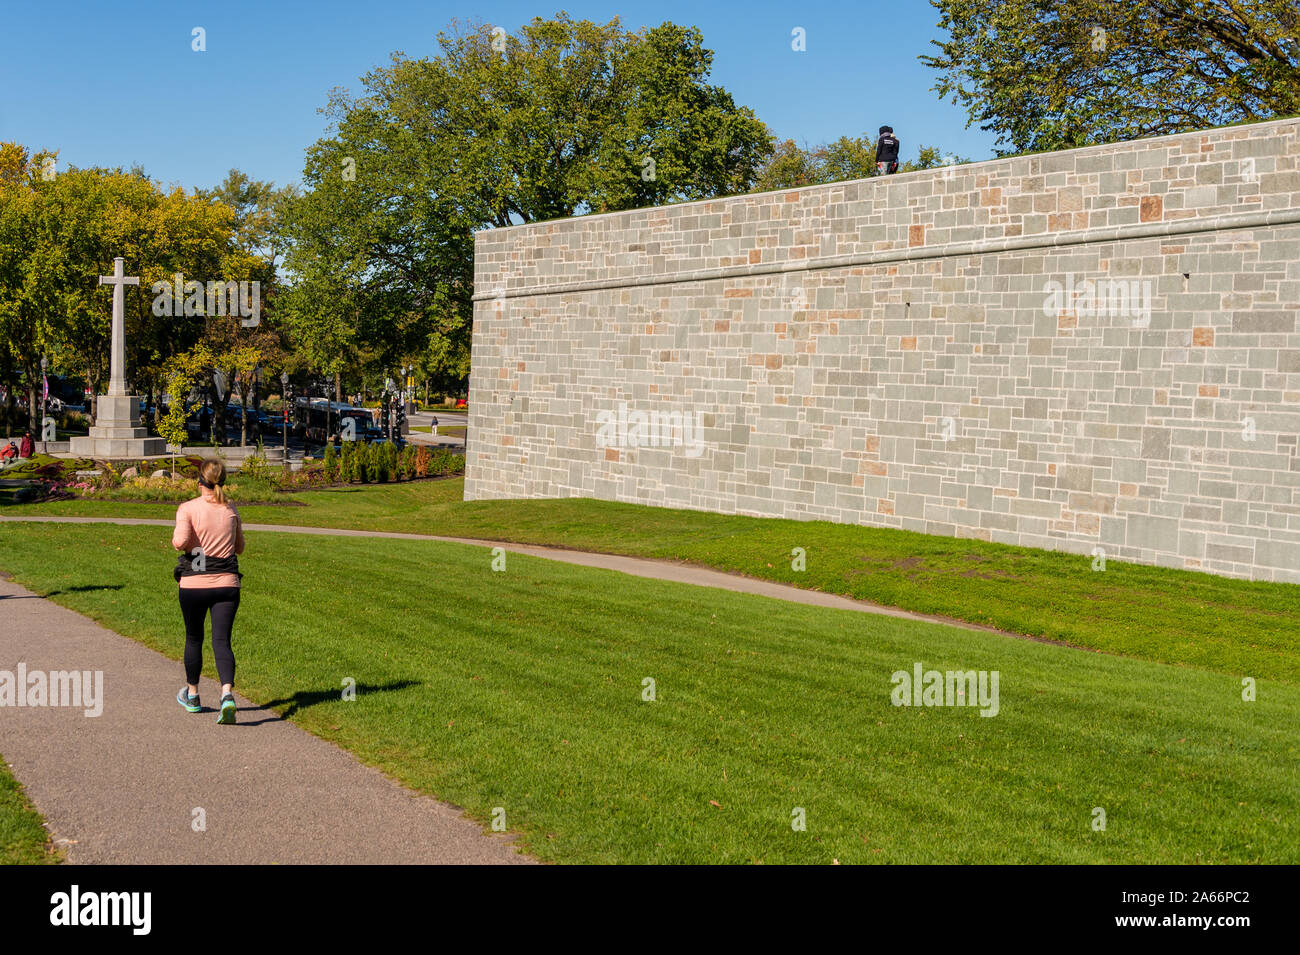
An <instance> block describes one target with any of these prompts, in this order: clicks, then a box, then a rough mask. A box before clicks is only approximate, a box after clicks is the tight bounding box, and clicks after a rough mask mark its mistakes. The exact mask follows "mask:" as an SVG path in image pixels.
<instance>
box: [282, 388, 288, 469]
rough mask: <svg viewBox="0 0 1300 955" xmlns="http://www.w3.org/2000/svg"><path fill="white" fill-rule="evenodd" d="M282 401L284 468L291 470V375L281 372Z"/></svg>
mask: <svg viewBox="0 0 1300 955" xmlns="http://www.w3.org/2000/svg"><path fill="white" fill-rule="evenodd" d="M280 401H281V403H282V404H283V405H284V467H285V470H286V471H287V470H288V469H289V373H288V372H287V371H282V372H280Z"/></svg>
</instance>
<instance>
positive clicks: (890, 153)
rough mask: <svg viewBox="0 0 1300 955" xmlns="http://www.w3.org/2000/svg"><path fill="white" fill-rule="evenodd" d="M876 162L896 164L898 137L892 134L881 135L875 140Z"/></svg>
mask: <svg viewBox="0 0 1300 955" xmlns="http://www.w3.org/2000/svg"><path fill="white" fill-rule="evenodd" d="M876 162H898V137H897V136H895V135H894V134H893V133H881V134H880V139H878V140H876Z"/></svg>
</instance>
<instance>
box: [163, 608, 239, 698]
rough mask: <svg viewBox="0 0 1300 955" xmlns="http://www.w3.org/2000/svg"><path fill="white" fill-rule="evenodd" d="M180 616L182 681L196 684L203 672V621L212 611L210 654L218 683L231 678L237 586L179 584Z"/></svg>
mask: <svg viewBox="0 0 1300 955" xmlns="http://www.w3.org/2000/svg"><path fill="white" fill-rule="evenodd" d="M178 589H179V590H180V594H181V616H183V617H184V618H185V682H186V683H188V684H190V686H198V685H199V674H201V673H202V672H203V621H204V619H205V618H206V617H207V614H208V611H209V610H211V611H212V655H213V656H214V657H215V658H216V660H217V676H219V677H220V678H221V682H222V684H223V685H224V684H226V683H231V684H233V683H234V682H235V654H234V651H232V650H231V649H230V629H231V627H232V626H233V625H234V623H235V611H236V610H238V609H239V588H238V587H181V588H178Z"/></svg>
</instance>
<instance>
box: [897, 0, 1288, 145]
mask: <svg viewBox="0 0 1300 955" xmlns="http://www.w3.org/2000/svg"><path fill="white" fill-rule="evenodd" d="M931 3H932V5H933V6H935V7H936V8H937V9H938V10H939V12H940V20H939V26H940V27H942V28H944V29H945V30H946V31H947V32H948V39H947V40H945V41H943V42H940V41H932V42H933V43H934V44H935V45H936V46H937V47H938V48H939V51H940V52H939V53H938V54H937V55H935V56H923V57H921V60H922V61H923V62H924V63H925V64H926V65H928V66H930V67H932V68H934V69H935V70H938V71H939V72H940V73H941V74H942V75H941V77H940V79H939V81H938V83H937V84H936V85H935V86H934V89H935V91H936V92H938V93H939V95H940V96H942V97H951V101H952V102H953V103H954V104H957V103H960V104H961V105H962V106H963V107H965V108H966V110H967V114H968V116H969V123H968V125H973V124H975V123H979V124H981V125H980V128H981V129H984V130H988V131H991V132H995V133H996V134H997V141H998V143H999V144H1000V145H1005V146H1006V147H1007V148H1005V149H1002V150H1000V153H1001V154H1003V155H1006V154H1009V153H1014V152H1026V151H1031V150H1047V149H1064V148H1068V147H1073V146H1085V145H1089V144H1094V143H1104V142H1115V141H1118V140H1125V139H1135V138H1138V137H1141V136H1155V135H1161V134H1166V133H1178V132H1184V131H1186V130H1192V129H1203V128H1205V127H1207V126H1218V125H1225V124H1228V123H1233V122H1239V121H1244V120H1261V119H1269V118H1272V117H1276V116H1284V115H1290V114H1294V113H1297V112H1300V7H1298V6H1297V5H1296V3H1295V2H1294V0H1126V2H1115V0H996V2H995V0H931Z"/></svg>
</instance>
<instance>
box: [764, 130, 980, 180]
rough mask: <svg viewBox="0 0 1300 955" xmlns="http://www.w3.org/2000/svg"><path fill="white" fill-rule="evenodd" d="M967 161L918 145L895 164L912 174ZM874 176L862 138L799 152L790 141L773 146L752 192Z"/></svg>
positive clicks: (871, 152) (872, 149) (872, 147)
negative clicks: (914, 154) (910, 156)
mask: <svg viewBox="0 0 1300 955" xmlns="http://www.w3.org/2000/svg"><path fill="white" fill-rule="evenodd" d="M964 162H970V160H969V159H962V158H960V157H958V156H953V155H946V154H944V153H943V152H942V151H941V150H940V149H939V147H938V146H921V147H920V150H919V152H918V153H917V158H916V159H914V160H908V161H907V162H903V163H900V164H899V167H898V169H899V172H915V171H916V170H918V169H933V168H934V167H936V166H950V165H956V164H958V163H964ZM874 175H876V144H875V142H874V141H873V140H871V139H870V138H869V137H866V136H856V137H855V136H841V137H840V138H839V139H837V140H835V142H833V143H827V144H826V145H822V146H816V147H813V148H811V149H801V148H800V147H799V146H797V145H796V144H795V142H794V140H792V139H787V140H785V141H784V142H782V143H780V144H779V145H778V146H777V147H776V151H775V152H774V153H773V155H772V158H771V159H770V160H769V161H768V163H767V165H766V166H764V167H763V171H762V174H761V175H760V177H759V180H758V185H757V186H756V188H755V190H754V191H756V192H763V191H766V190H771V189H794V188H798V187H799V186H816V185H824V184H825V183H829V182H844V181H846V180H850V179H866V178H868V177H870V176H874Z"/></svg>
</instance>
